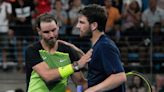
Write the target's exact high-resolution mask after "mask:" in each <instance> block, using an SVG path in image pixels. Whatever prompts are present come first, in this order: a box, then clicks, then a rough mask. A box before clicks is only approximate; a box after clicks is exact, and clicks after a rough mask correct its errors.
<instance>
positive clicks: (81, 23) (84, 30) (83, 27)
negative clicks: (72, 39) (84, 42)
mask: <svg viewBox="0 0 164 92" xmlns="http://www.w3.org/2000/svg"><path fill="white" fill-rule="evenodd" d="M76 27H77V28H78V29H79V31H80V37H92V30H91V27H90V24H89V22H88V20H87V18H86V17H85V16H83V15H80V16H79V17H78V22H77V25H76Z"/></svg>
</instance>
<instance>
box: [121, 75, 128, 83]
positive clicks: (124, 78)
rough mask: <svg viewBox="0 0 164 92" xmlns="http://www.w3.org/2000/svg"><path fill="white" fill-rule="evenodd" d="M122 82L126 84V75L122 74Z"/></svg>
mask: <svg viewBox="0 0 164 92" xmlns="http://www.w3.org/2000/svg"><path fill="white" fill-rule="evenodd" d="M121 81H122V83H125V82H126V81H127V77H126V74H125V73H122V76H121Z"/></svg>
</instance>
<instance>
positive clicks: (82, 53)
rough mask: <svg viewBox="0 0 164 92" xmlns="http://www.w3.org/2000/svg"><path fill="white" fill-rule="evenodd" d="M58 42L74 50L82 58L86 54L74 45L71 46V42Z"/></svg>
mask: <svg viewBox="0 0 164 92" xmlns="http://www.w3.org/2000/svg"><path fill="white" fill-rule="evenodd" d="M58 42H59V43H63V44H65V45H67V46H69V47H71V48H72V49H74V50H75V51H76V52H77V54H78V55H79V56H80V57H81V56H83V55H84V54H85V53H84V52H83V51H82V50H81V49H79V48H78V47H76V46H75V45H73V44H71V43H69V42H66V41H63V40H58Z"/></svg>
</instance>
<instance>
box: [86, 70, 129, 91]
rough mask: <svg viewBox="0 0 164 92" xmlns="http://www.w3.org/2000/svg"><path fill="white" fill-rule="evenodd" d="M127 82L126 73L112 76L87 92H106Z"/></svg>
mask: <svg viewBox="0 0 164 92" xmlns="http://www.w3.org/2000/svg"><path fill="white" fill-rule="evenodd" d="M125 81H126V74H125V73H124V72H121V73H117V74H112V75H110V76H109V77H108V78H106V79H105V80H104V81H102V82H101V83H99V84H97V85H95V86H93V87H90V88H88V89H87V90H85V92H104V91H107V90H112V89H114V88H116V87H118V86H120V85H121V84H122V83H124V82H125Z"/></svg>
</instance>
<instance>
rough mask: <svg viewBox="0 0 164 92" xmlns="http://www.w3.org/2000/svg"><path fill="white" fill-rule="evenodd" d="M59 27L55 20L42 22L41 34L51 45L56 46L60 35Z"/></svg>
mask: <svg viewBox="0 0 164 92" xmlns="http://www.w3.org/2000/svg"><path fill="white" fill-rule="evenodd" d="M58 30H59V27H58V26H57V24H56V23H55V22H54V21H51V22H41V23H40V30H39V32H38V33H39V35H40V36H41V38H42V39H43V40H44V41H45V43H47V45H49V46H54V44H55V43H56V40H57V37H58Z"/></svg>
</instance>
